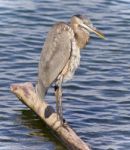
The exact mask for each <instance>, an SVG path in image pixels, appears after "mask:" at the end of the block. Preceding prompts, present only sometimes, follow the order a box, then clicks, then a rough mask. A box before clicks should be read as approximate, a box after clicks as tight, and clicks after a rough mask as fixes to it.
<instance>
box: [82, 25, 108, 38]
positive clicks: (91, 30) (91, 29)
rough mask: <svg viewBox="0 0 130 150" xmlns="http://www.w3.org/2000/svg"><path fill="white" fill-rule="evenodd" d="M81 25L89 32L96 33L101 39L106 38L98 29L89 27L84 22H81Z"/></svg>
mask: <svg viewBox="0 0 130 150" xmlns="http://www.w3.org/2000/svg"><path fill="white" fill-rule="evenodd" d="M81 26H82V27H83V28H85V29H86V30H88V31H89V32H93V33H95V34H96V35H98V36H99V37H100V38H102V39H104V40H105V39H106V38H105V36H104V34H103V33H101V32H100V31H98V30H97V29H96V28H94V27H90V26H88V25H86V24H81Z"/></svg>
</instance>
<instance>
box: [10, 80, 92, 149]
mask: <svg viewBox="0 0 130 150" xmlns="http://www.w3.org/2000/svg"><path fill="white" fill-rule="evenodd" d="M11 91H12V92H13V93H14V94H15V95H16V96H17V97H18V98H19V100H20V101H22V102H23V103H24V104H25V105H26V106H28V107H29V108H30V109H31V110H33V111H34V112H35V113H36V114H37V115H38V116H39V117H40V118H41V119H42V120H43V121H44V122H45V123H46V124H47V125H48V127H50V128H51V129H52V130H53V131H55V133H56V135H58V138H59V140H60V141H61V142H62V143H63V144H64V145H65V146H66V148H67V149H68V150H90V147H89V146H88V145H87V144H86V143H85V142H83V141H82V140H81V139H80V137H79V136H78V135H77V134H76V133H75V132H74V130H73V129H71V128H70V126H69V125H68V124H67V123H65V125H64V126H60V121H59V120H57V114H56V112H55V111H54V109H53V107H51V106H50V105H49V104H47V103H46V102H45V101H44V100H40V99H39V98H38V96H37V95H36V93H35V89H34V87H33V85H32V84H31V83H29V82H26V83H22V84H13V85H11Z"/></svg>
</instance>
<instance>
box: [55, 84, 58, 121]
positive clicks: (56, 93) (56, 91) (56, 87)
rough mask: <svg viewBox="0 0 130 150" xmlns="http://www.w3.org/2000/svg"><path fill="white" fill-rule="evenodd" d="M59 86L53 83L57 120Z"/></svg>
mask: <svg viewBox="0 0 130 150" xmlns="http://www.w3.org/2000/svg"><path fill="white" fill-rule="evenodd" d="M58 93H59V86H58V85H55V97H56V112H57V120H59V95H58Z"/></svg>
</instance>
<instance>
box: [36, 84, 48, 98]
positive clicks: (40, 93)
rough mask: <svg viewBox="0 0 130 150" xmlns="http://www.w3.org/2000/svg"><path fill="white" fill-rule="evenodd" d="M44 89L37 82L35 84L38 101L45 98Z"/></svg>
mask: <svg viewBox="0 0 130 150" xmlns="http://www.w3.org/2000/svg"><path fill="white" fill-rule="evenodd" d="M46 92H47V90H46V88H45V87H44V86H43V84H42V83H40V82H38V83H37V84H36V93H37V95H38V96H39V98H40V99H44V98H45V95H46Z"/></svg>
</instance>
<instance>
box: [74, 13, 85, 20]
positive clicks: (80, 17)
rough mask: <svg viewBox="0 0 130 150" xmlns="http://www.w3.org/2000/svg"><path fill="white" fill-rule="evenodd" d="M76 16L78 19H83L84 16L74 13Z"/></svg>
mask: <svg viewBox="0 0 130 150" xmlns="http://www.w3.org/2000/svg"><path fill="white" fill-rule="evenodd" d="M75 16H76V17H78V18H79V19H83V18H84V17H83V16H82V15H80V14H77V15H75Z"/></svg>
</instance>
